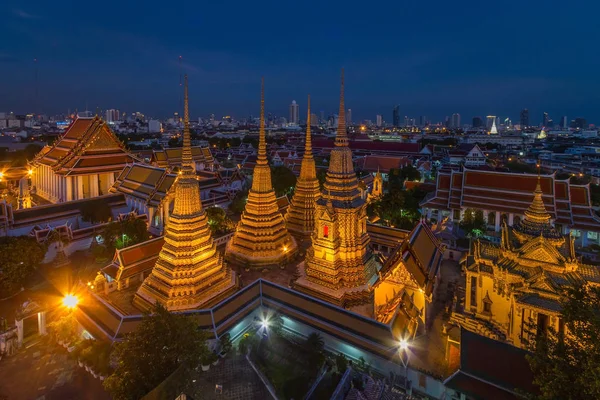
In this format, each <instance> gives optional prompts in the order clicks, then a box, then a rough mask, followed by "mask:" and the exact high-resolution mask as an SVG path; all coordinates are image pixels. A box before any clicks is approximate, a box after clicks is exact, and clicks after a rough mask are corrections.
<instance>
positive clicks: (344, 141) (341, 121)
mask: <svg viewBox="0 0 600 400" xmlns="http://www.w3.org/2000/svg"><path fill="white" fill-rule="evenodd" d="M344 107H345V105H344V68H342V85H341V89H340V112H339V114H338V126H337V135H336V137H335V145H336V146H348V136H347V135H346V111H345V109H344Z"/></svg>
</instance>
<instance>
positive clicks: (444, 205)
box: [421, 168, 600, 247]
mask: <svg viewBox="0 0 600 400" xmlns="http://www.w3.org/2000/svg"><path fill="white" fill-rule="evenodd" d="M537 183H538V176H537V175H533V174H514V173H506V172H492V171H480V170H471V169H468V168H464V169H462V170H441V171H439V172H438V176H437V186H436V191H435V193H433V194H431V195H429V196H428V197H426V198H425V199H424V200H423V202H422V203H421V207H422V208H423V214H424V215H427V218H428V219H429V220H434V221H442V220H443V219H444V218H446V217H448V218H449V219H450V221H453V222H460V221H461V220H462V218H463V217H464V213H465V211H474V210H482V211H483V217H484V219H485V222H486V223H487V226H488V230H489V231H495V232H496V233H498V234H499V232H500V230H501V229H500V228H501V226H502V221H506V223H507V224H508V225H509V226H513V225H516V224H518V223H519V222H520V221H521V220H522V219H523V218H524V216H525V210H527V207H528V206H529V204H530V203H531V193H532V192H533V190H534V189H535V188H536V185H537ZM539 184H540V187H541V190H542V199H543V201H544V204H545V206H546V210H547V212H548V214H549V215H550V219H551V220H552V221H553V223H554V226H555V228H556V229H557V230H558V231H559V232H561V233H562V234H565V235H566V234H569V233H570V234H571V235H573V236H574V237H575V240H576V243H577V244H579V245H581V246H584V247H585V246H587V245H590V244H600V218H599V217H598V216H597V215H596V214H595V212H594V210H593V209H592V202H591V198H590V188H589V185H575V184H572V183H571V182H570V180H569V179H565V180H559V179H556V177H555V175H554V174H552V175H542V176H541V177H540V179H539Z"/></svg>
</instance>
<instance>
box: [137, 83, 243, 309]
mask: <svg viewBox="0 0 600 400" xmlns="http://www.w3.org/2000/svg"><path fill="white" fill-rule="evenodd" d="M184 103H185V104H184V133H183V153H182V168H181V174H180V175H179V177H178V179H177V181H176V182H175V200H174V206H173V213H172V214H171V216H170V218H169V222H168V224H167V227H166V234H165V239H164V240H165V244H164V246H163V247H162V250H161V251H160V254H159V256H158V260H157V261H156V264H155V266H154V268H153V269H152V272H151V273H150V275H149V276H148V277H147V278H146V279H145V280H144V283H143V284H142V285H141V286H140V288H139V289H138V291H137V293H136V295H135V297H134V300H133V302H134V305H135V306H136V307H138V308H140V309H142V310H146V309H149V308H150V307H151V306H152V305H153V304H154V303H156V302H159V303H161V304H163V305H164V306H165V307H166V308H167V309H169V310H189V309H195V308H198V307H204V306H210V305H211V304H215V303H216V302H218V301H220V300H222V299H223V298H225V297H226V296H228V295H230V294H232V293H233V292H234V291H235V290H237V286H238V284H237V279H236V275H235V272H232V271H231V270H230V269H229V268H227V267H226V266H225V265H224V264H223V258H222V256H221V254H219V253H218V252H217V249H216V245H215V243H214V241H213V238H212V234H211V231H210V228H209V226H208V218H207V216H206V213H205V212H204V209H203V208H202V201H201V199H200V188H199V186H198V182H197V180H196V176H195V171H194V167H193V160H192V152H191V146H190V129H189V111H188V89H187V76H186V78H185V94H184Z"/></svg>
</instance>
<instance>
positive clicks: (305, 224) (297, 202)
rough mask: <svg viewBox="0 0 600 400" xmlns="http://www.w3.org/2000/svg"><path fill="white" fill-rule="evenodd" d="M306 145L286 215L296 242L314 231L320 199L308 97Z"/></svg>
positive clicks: (288, 225)
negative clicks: (316, 208) (317, 203)
mask: <svg viewBox="0 0 600 400" xmlns="http://www.w3.org/2000/svg"><path fill="white" fill-rule="evenodd" d="M306 118H307V119H306V143H305V145H304V156H303V157H302V164H301V166H300V177H298V181H297V182H296V191H295V192H294V197H293V198H292V204H291V205H290V207H289V208H288V211H287V215H286V222H287V228H288V230H289V231H290V233H291V234H292V235H294V236H295V237H296V238H297V239H298V240H305V239H310V237H311V236H312V234H313V232H314V230H315V203H316V201H317V199H319V198H320V197H321V190H320V188H319V180H318V179H317V168H316V166H315V159H314V158H313V153H312V139H311V132H310V96H308V116H307V117H306Z"/></svg>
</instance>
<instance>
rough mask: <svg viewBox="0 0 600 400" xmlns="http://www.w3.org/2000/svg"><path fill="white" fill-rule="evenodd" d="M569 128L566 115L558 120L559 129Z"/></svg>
mask: <svg viewBox="0 0 600 400" xmlns="http://www.w3.org/2000/svg"><path fill="white" fill-rule="evenodd" d="M568 127H569V120H568V119H567V116H566V115H563V116H562V117H561V118H560V129H567V128H568Z"/></svg>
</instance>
